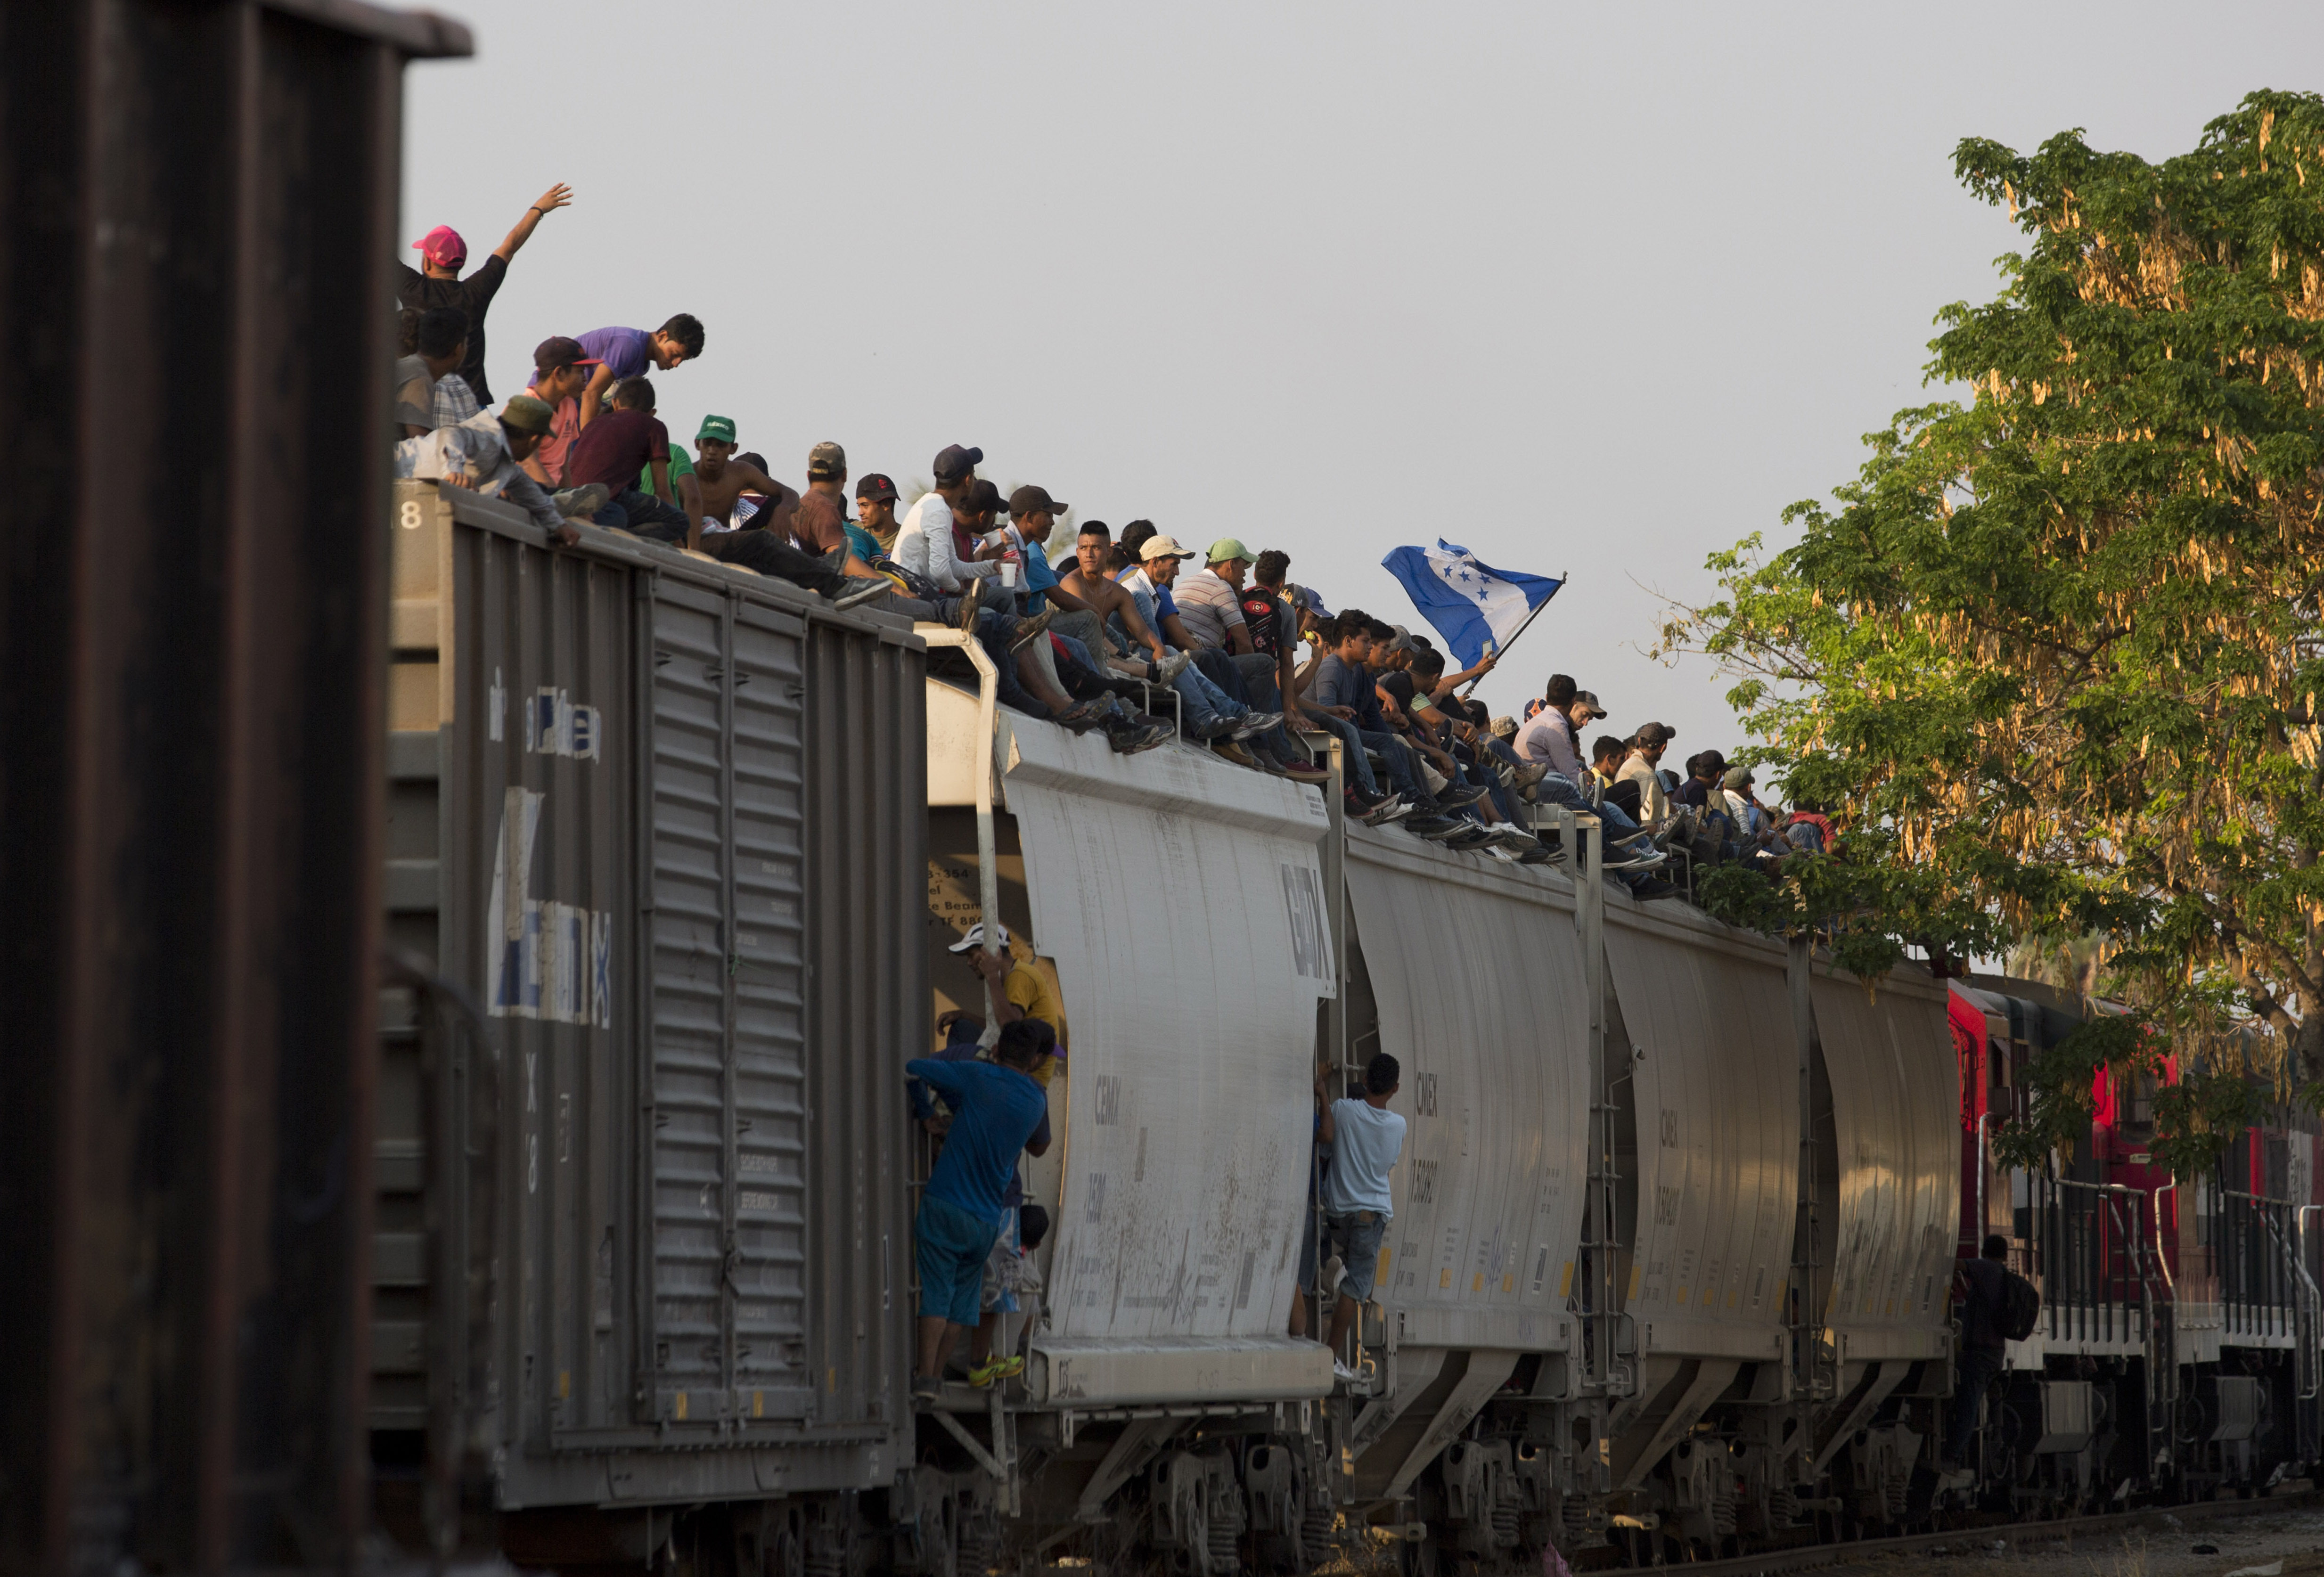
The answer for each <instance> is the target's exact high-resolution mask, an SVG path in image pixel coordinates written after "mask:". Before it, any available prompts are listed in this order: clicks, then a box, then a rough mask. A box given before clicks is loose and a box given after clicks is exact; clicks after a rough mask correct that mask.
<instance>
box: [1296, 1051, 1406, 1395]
mask: <svg viewBox="0 0 2324 1577" xmlns="http://www.w3.org/2000/svg"><path fill="white" fill-rule="evenodd" d="M1332 1072H1333V1070H1332V1068H1331V1067H1330V1066H1328V1065H1326V1066H1324V1067H1322V1068H1319V1069H1318V1070H1317V1071H1316V1074H1315V1105H1316V1107H1317V1108H1318V1110H1319V1111H1321V1113H1322V1119H1321V1120H1320V1121H1319V1122H1318V1123H1317V1124H1316V1127H1315V1137H1316V1138H1317V1139H1320V1140H1322V1141H1323V1143H1325V1144H1327V1145H1330V1146H1331V1147H1332V1169H1331V1171H1330V1172H1329V1173H1328V1174H1326V1175H1325V1176H1324V1179H1323V1248H1322V1251H1323V1254H1324V1256H1325V1257H1326V1258H1329V1257H1331V1256H1333V1255H1335V1254H1336V1255H1337V1256H1338V1257H1339V1258H1340V1259H1341V1261H1342V1264H1343V1266H1344V1267H1345V1268H1344V1269H1343V1270H1342V1272H1341V1276H1340V1285H1339V1286H1338V1287H1337V1288H1336V1289H1335V1290H1336V1292H1337V1294H1338V1301H1337V1302H1335V1303H1333V1305H1332V1336H1331V1345H1332V1372H1333V1374H1334V1375H1336V1376H1338V1377H1339V1378H1340V1379H1355V1378H1356V1371H1355V1370H1353V1369H1350V1368H1349V1367H1348V1365H1347V1361H1346V1351H1345V1349H1346V1342H1347V1339H1348V1327H1349V1326H1351V1325H1352V1324H1354V1323H1356V1310H1357V1309H1358V1308H1359V1307H1360V1306H1361V1305H1362V1304H1363V1301H1364V1300H1365V1299H1366V1298H1368V1297H1369V1296H1371V1295H1372V1279H1373V1277H1376V1276H1378V1275H1379V1256H1380V1244H1381V1243H1382V1242H1383V1241H1384V1240H1386V1239H1387V1237H1388V1221H1389V1219H1390V1217H1392V1216H1393V1215H1394V1214H1395V1211H1394V1210H1393V1208H1392V1207H1391V1205H1390V1202H1389V1196H1388V1173H1389V1172H1390V1171H1391V1170H1393V1169H1394V1167H1395V1166H1396V1162H1397V1157H1398V1156H1400V1155H1402V1154H1403V1153H1404V1119H1403V1118H1402V1117H1400V1116H1398V1115H1397V1113H1395V1112H1393V1111H1389V1110H1388V1102H1389V1101H1390V1100H1391V1099H1392V1098H1393V1097H1394V1096H1395V1094H1396V1093H1397V1089H1398V1088H1399V1087H1401V1086H1400V1081H1401V1078H1402V1075H1403V1073H1404V1070H1403V1069H1402V1068H1401V1067H1399V1066H1398V1065H1397V1060H1396V1058H1394V1057H1392V1056H1388V1053H1386V1052H1381V1053H1380V1054H1379V1056H1375V1057H1373V1058H1372V1060H1371V1061H1370V1062H1369V1064H1367V1065H1365V1068H1364V1098H1363V1099H1362V1100H1360V1101H1351V1100H1347V1099H1345V1098H1342V1099H1341V1100H1337V1101H1333V1100H1330V1099H1328V1097H1327V1096H1326V1094H1325V1084H1326V1082H1327V1081H1328V1080H1329V1079H1330V1077H1331V1075H1332ZM1299 1277H1300V1280H1299V1290H1300V1292H1301V1293H1303V1294H1311V1295H1312V1294H1313V1293H1314V1291H1315V1290H1316V1289H1315V1286H1314V1283H1315V1280H1316V1275H1315V1266H1314V1255H1303V1256H1301V1258H1300V1264H1299Z"/></svg>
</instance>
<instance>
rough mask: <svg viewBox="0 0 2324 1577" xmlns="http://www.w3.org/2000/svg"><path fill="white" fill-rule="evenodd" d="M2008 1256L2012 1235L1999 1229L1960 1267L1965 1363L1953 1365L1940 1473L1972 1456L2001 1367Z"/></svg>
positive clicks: (1954, 1469) (1962, 1358)
mask: <svg viewBox="0 0 2324 1577" xmlns="http://www.w3.org/2000/svg"><path fill="white" fill-rule="evenodd" d="M2008 1258H2009V1240H2008V1239H2007V1238H2005V1237H2003V1236H2002V1235H2001V1234H2000V1233H1998V1232H1995V1233H1993V1234H1991V1235H1990V1236H1988V1237H1987V1239H1986V1240H1985V1245H1984V1252H1983V1253H1981V1254H1979V1255H1978V1257H1977V1258H1976V1259H1964V1260H1962V1261H1961V1262H1960V1266H1959V1267H1958V1268H1956V1271H1955V1274H1956V1275H1958V1276H1959V1277H1960V1285H1961V1291H1962V1297H1961V1321H1960V1331H1961V1344H1960V1365H1959V1367H1958V1368H1956V1369H1954V1371H1953V1416H1952V1419H1951V1422H1950V1427H1948V1428H1947V1429H1946V1431H1945V1443H1944V1454H1943V1456H1942V1457H1941V1459H1940V1460H1939V1461H1938V1462H1937V1471H1939V1472H1940V1473H1957V1472H1959V1471H1960V1470H1961V1468H1962V1467H1963V1466H1964V1465H1965V1464H1966V1463H1967V1462H1968V1461H1969V1436H1970V1435H1972V1434H1976V1433H1977V1405H1978V1402H1979V1401H1980V1400H1982V1399H1983V1397H1984V1396H1985V1388H1986V1387H1987V1386H1989V1385H1991V1384H1992V1383H1993V1379H1994V1377H1995V1376H1996V1375H1997V1374H1999V1373H2000V1372H2001V1362H2002V1356H2003V1354H2004V1352H2005V1351H2006V1347H2007V1343H2006V1342H2005V1340H2004V1339H2003V1337H2002V1334H2001V1298H2002V1292H2003V1289H2004V1287H2005V1286H2006V1283H2007V1280H2008V1276H2007V1273H2006V1270H2005V1269H2004V1268H2003V1264H2002V1262H2003V1261H2004V1260H2006V1259H2008Z"/></svg>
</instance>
